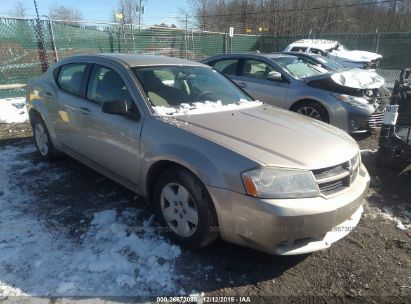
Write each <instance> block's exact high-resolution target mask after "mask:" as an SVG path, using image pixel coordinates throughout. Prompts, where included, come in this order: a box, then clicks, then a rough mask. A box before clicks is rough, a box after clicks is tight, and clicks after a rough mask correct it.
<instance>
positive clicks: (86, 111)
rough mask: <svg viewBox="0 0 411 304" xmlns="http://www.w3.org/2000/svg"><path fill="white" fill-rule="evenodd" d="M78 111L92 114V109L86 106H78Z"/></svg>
mask: <svg viewBox="0 0 411 304" xmlns="http://www.w3.org/2000/svg"><path fill="white" fill-rule="evenodd" d="M77 111H78V112H80V113H81V114H84V115H90V114H91V111H90V109H89V108H85V107H78V108H77Z"/></svg>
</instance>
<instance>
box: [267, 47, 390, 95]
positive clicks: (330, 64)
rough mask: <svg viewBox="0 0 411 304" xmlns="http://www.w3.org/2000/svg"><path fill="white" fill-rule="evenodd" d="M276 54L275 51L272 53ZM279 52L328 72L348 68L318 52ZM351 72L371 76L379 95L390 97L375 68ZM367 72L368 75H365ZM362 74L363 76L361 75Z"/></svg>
mask: <svg viewBox="0 0 411 304" xmlns="http://www.w3.org/2000/svg"><path fill="white" fill-rule="evenodd" d="M273 54H276V53H273ZM279 54H284V55H292V56H296V57H298V58H299V59H301V60H303V61H306V62H308V63H310V64H313V65H317V66H320V67H322V68H324V69H326V70H328V71H330V72H336V73H338V72H344V71H346V70H348V69H349V68H346V67H343V66H342V65H340V64H339V63H338V62H336V61H334V60H332V59H330V58H328V57H324V56H321V55H318V54H313V53H303V52H281V53H279ZM350 70H351V73H354V74H355V75H354V77H353V78H355V79H358V78H364V79H366V78H370V77H371V78H372V79H373V82H374V85H375V84H378V85H380V87H379V88H378V91H379V95H380V96H381V97H382V98H384V99H385V100H388V99H390V98H391V91H390V90H389V89H387V88H386V87H385V79H384V77H382V76H381V75H379V74H377V73H376V72H375V70H371V69H370V70H365V69H358V68H354V69H350ZM367 74H368V75H367ZM363 76H364V77H363Z"/></svg>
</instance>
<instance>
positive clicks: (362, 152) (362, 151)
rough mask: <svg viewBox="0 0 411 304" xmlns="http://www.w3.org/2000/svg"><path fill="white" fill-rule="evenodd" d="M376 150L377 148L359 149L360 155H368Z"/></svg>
mask: <svg viewBox="0 0 411 304" xmlns="http://www.w3.org/2000/svg"><path fill="white" fill-rule="evenodd" d="M377 152H378V149H372V150H371V149H363V150H360V153H361V156H369V155H371V154H375V153H377Z"/></svg>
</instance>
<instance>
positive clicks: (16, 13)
mask: <svg viewBox="0 0 411 304" xmlns="http://www.w3.org/2000/svg"><path fill="white" fill-rule="evenodd" d="M26 13H27V8H26V7H25V6H24V4H23V2H22V1H21V0H15V1H14V4H13V9H12V10H10V11H9V15H10V16H13V17H19V18H25V17H26V15H27V14H26Z"/></svg>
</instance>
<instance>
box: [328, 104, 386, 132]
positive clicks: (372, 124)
mask: <svg viewBox="0 0 411 304" xmlns="http://www.w3.org/2000/svg"><path fill="white" fill-rule="evenodd" d="M384 109H385V104H381V105H380V107H379V108H377V109H375V108H374V107H373V106H372V105H369V106H368V107H367V108H359V107H355V106H352V105H350V104H346V103H344V102H340V106H339V107H338V109H336V110H335V111H334V112H333V114H332V115H333V116H334V117H333V116H331V124H334V125H336V126H337V127H340V128H341V129H343V130H346V132H347V133H350V134H353V133H363V132H369V131H371V130H373V129H375V128H379V127H381V125H382V120H383V117H384Z"/></svg>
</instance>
